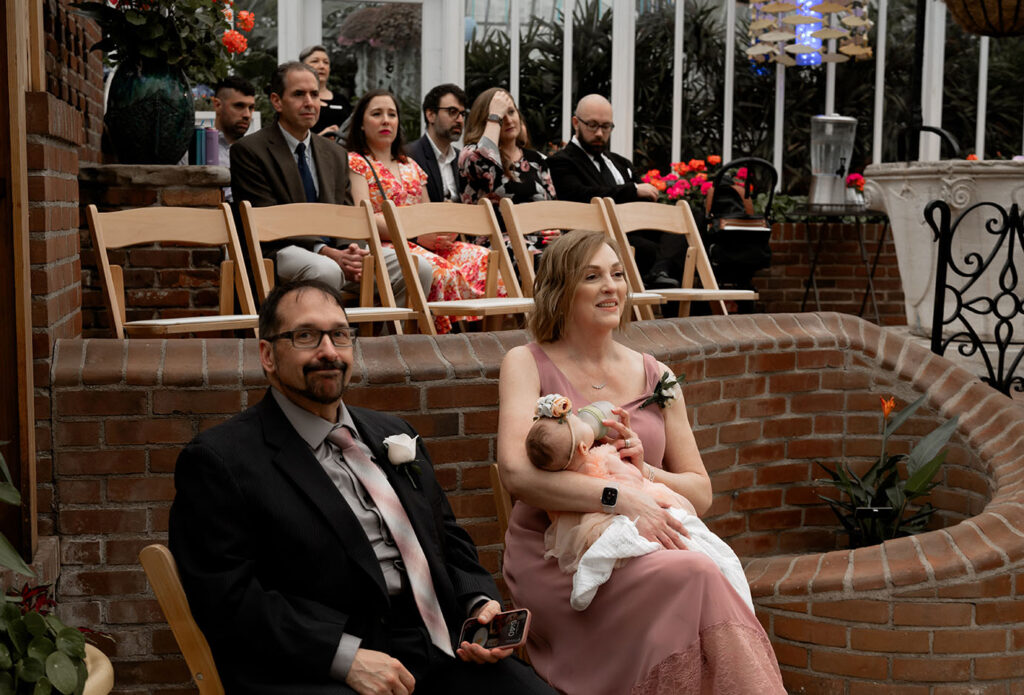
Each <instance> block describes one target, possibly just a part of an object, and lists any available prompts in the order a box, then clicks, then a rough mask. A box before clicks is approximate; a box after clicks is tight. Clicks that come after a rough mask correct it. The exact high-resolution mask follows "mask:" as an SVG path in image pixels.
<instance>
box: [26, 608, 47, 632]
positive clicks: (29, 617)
mask: <svg viewBox="0 0 1024 695" xmlns="http://www.w3.org/2000/svg"><path fill="white" fill-rule="evenodd" d="M22 620H24V622H25V627H27V628H28V631H29V634H31V635H32V636H33V637H39V636H40V635H45V634H46V620H45V619H44V618H43V616H41V615H39V613H38V612H36V611H31V612H29V613H26V614H25V615H24V617H23V618H22Z"/></svg>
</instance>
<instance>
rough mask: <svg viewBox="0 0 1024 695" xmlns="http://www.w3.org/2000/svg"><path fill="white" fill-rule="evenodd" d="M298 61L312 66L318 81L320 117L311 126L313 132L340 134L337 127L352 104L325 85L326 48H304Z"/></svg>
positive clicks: (327, 74)
mask: <svg viewBox="0 0 1024 695" xmlns="http://www.w3.org/2000/svg"><path fill="white" fill-rule="evenodd" d="M299 62H300V63H305V64H306V65H308V66H310V67H311V68H313V70H315V71H316V77H317V81H318V82H319V83H320V118H319V119H318V120H317V122H316V125H314V126H313V132H314V133H316V134H317V135H326V136H328V137H337V136H338V135H340V134H341V133H340V132H339V129H340V128H341V126H342V124H344V123H345V119H346V118H348V115H349V114H350V113H351V112H352V105H351V104H350V103H349V102H348V99H346V98H345V97H344V96H342V95H340V94H335V93H334V92H332V91H331V89H330V87H328V86H327V80H328V79H329V78H330V76H331V59H330V57H329V56H328V55H327V49H326V48H324V47H323V46H309V47H307V48H304V49H302V53H300V54H299Z"/></svg>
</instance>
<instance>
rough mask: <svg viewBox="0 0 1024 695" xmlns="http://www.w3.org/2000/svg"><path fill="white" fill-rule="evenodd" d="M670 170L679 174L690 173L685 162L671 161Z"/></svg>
mask: <svg viewBox="0 0 1024 695" xmlns="http://www.w3.org/2000/svg"><path fill="white" fill-rule="evenodd" d="M672 171H674V172H676V173H677V174H679V175H680V176H685V175H686V174H688V173H690V167H689V165H687V163H686V162H673V163H672Z"/></svg>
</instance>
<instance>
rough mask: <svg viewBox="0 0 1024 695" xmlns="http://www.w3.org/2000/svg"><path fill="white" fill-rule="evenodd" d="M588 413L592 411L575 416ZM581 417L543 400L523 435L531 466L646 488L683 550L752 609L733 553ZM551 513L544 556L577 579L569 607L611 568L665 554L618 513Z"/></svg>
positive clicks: (582, 604) (589, 596)
mask: <svg viewBox="0 0 1024 695" xmlns="http://www.w3.org/2000/svg"><path fill="white" fill-rule="evenodd" d="M588 409H590V410H592V408H581V409H580V411H581V412H583V411H584V410H588ZM584 415H585V416H586V419H584V418H582V417H580V415H578V414H576V413H573V412H572V403H571V401H569V399H568V398H567V397H565V396H560V395H558V394H554V395H553V397H552V396H550V395H549V396H546V397H544V398H541V399H540V400H539V401H538V407H537V417H536V419H535V421H534V423H533V426H532V427H531V428H530V432H529V434H528V435H527V437H526V453H527V456H529V458H530V462H531V463H533V465H534V466H536V467H537V468H541V469H543V470H547V471H575V472H577V473H582V474H584V475H588V476H590V477H593V478H602V479H605V480H610V481H614V482H616V483H618V484H619V485H620V486H622V485H626V486H629V487H633V488H637V489H640V490H643V491H644V492H646V493H647V494H649V495H650V496H651V497H652V498H653V499H654V500H655V501H656V502H657V503H658V504H660V505H661V506H663V507H666V508H668V509H669V511H670V513H672V514H673V515H674V516H675V517H676V518H678V519H679V520H680V521H681V522H682V523H683V526H684V527H685V528H686V532H687V534H688V537H687V536H683V541H684V543H685V544H686V546H687V548H689V549H690V550H693V551H696V552H702V553H704V554H706V555H707V556H708V557H710V558H711V559H712V560H714V561H715V563H716V564H717V565H718V567H719V568H720V569H721V570H722V573H723V574H724V575H725V577H726V578H727V579H728V580H729V582H730V583H731V584H732V586H733V588H735V589H736V591H737V593H739V595H740V596H741V597H742V598H744V600H745V601H746V602H747V605H749V606H750V607H751V610H753V602H752V600H751V597H750V588H749V586H748V585H747V580H746V576H745V575H744V573H743V566H742V565H741V564H740V561H739V558H738V557H736V554H735V553H734V552H733V551H732V549H731V548H729V546H728V545H726V544H725V542H724V541H722V539H720V538H719V537H718V536H716V535H715V534H713V533H712V532H711V531H710V530H708V528H707V526H705V525H704V523H703V522H702V521H701V520H700V519H699V518H698V517H697V515H696V512H695V511H694V508H693V505H692V504H690V502H689V501H688V500H687V499H686V498H685V497H683V496H682V495H680V494H678V493H677V492H675V491H674V490H672V489H671V488H669V487H668V486H667V485H664V484H663V483H655V482H652V481H651V480H648V479H647V478H645V477H644V476H643V474H642V473H641V471H640V469H638V468H637V467H636V466H634V465H632V464H631V463H628V462H626V461H623V460H622V459H621V458H619V455H618V450H617V449H616V448H615V447H614V446H613V445H612V444H595V439H596V438H597V436H598V433H599V432H600V433H602V434H603V430H604V428H603V427H602V426H601V425H600V423H599V422H598V421H597V419H596V418H595V417H593V416H592V415H591V414H589V413H584ZM595 425H596V427H597V431H595ZM548 516H549V517H550V518H551V525H550V526H549V527H548V529H547V531H546V532H545V533H544V548H545V551H546V552H545V554H544V555H545V557H554V558H556V559H557V560H558V566H559V568H561V570H562V571H563V572H565V573H566V574H573V575H574V576H573V592H572V597H571V603H572V605H573V608H576V609H577V610H583V609H584V608H586V607H587V606H589V605H590V601H591V600H593V597H594V595H595V594H596V592H597V589H598V587H600V585H601V584H603V583H604V582H605V581H607V579H608V577H610V576H611V571H612V569H614V568H615V567H621V566H622V565H623V564H625V562H626V561H627V560H628V559H629V558H631V557H637V556H639V555H645V554H647V553H649V552H653V551H655V550H663V549H664V546H662V545H661V544H660V543H657V542H655V541H649V540H647V539H646V538H643V537H642V536H641V535H640V534H639V532H638V531H637V530H636V526H635V525H634V524H633V522H632V521H630V520H628V519H626V517H623V516H620V515H615V514H606V513H604V512H587V513H579V512H559V511H548Z"/></svg>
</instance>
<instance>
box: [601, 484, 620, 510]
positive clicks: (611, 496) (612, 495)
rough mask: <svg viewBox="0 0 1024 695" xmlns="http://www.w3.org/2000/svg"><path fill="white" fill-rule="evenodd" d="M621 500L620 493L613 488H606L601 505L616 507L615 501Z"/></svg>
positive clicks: (602, 494)
mask: <svg viewBox="0 0 1024 695" xmlns="http://www.w3.org/2000/svg"><path fill="white" fill-rule="evenodd" d="M618 498H619V491H618V490H617V489H615V488H613V487H606V488H605V489H604V491H603V492H602V493H601V504H602V505H604V506H605V507H613V506H615V500H617V499H618Z"/></svg>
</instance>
